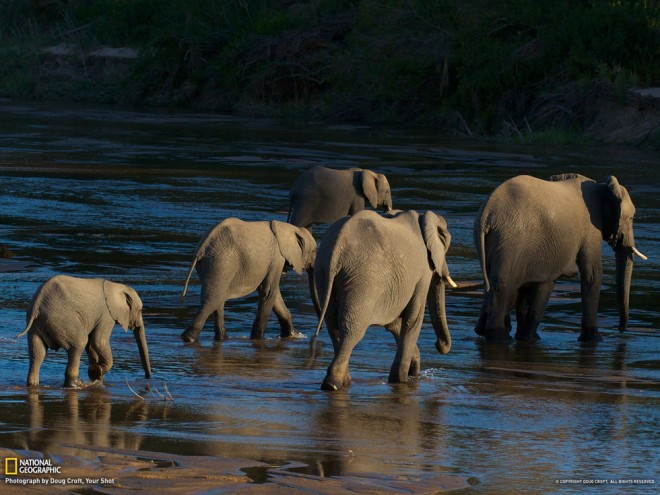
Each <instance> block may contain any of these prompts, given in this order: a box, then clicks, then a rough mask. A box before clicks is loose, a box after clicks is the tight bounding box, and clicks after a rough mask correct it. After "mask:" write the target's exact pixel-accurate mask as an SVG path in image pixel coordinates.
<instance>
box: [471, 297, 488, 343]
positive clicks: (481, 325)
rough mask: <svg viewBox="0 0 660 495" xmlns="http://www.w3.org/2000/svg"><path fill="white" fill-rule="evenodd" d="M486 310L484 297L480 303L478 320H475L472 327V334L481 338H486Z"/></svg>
mask: <svg viewBox="0 0 660 495" xmlns="http://www.w3.org/2000/svg"><path fill="white" fill-rule="evenodd" d="M486 308H487V300H486V297H485V296H484V300H483V302H482V303H481V311H480V312H479V320H477V324H476V325H475V327H474V333H476V334H477V335H479V336H481V337H485V336H486V322H487V321H488V311H487V310H486Z"/></svg>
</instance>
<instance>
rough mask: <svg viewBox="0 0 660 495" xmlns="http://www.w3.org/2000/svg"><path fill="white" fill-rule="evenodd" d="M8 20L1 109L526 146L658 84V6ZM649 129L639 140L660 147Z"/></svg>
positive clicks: (359, 5) (119, 8)
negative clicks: (223, 115)
mask: <svg viewBox="0 0 660 495" xmlns="http://www.w3.org/2000/svg"><path fill="white" fill-rule="evenodd" d="M3 11H4V12H3V16H2V17H0V96H3V97H12V98H27V99H35V98H42V99H64V100H77V101H85V102H96V103H112V104H126V105H153V106H174V107H185V108H200V109H208V110H214V111H220V112H229V113H239V114H258V115H264V114H266V115H278V116H286V115H290V116H296V117H322V118H329V119H334V120H339V121H347V122H371V123H374V122H379V123H397V124H401V123H405V124H415V125H431V126H437V127H439V128H442V129H447V130H453V131H454V132H459V133H464V134H499V135H508V136H511V137H513V138H519V139H522V140H529V139H530V138H531V137H532V136H533V135H534V133H535V132H536V133H539V134H538V135H539V136H540V135H542V134H541V133H542V132H547V130H548V129H561V130H562V132H572V131H573V130H575V131H577V132H582V131H584V130H586V129H587V128H588V127H589V126H590V125H592V124H593V122H594V121H595V120H597V119H598V115H597V114H598V107H599V106H601V104H602V102H603V101H607V102H615V103H618V104H620V105H626V104H629V103H630V102H629V101H626V100H627V99H629V95H628V93H627V90H628V89H629V88H634V87H649V86H660V3H659V2H657V1H655V0H618V1H615V0H611V1H606V0H501V1H494V0H431V1H426V0H398V1H395V0H326V1H324V0H309V1H291V0H272V1H268V0H170V1H161V0H95V1H88V0H5V1H4V2H3ZM99 47H115V48H126V47H128V48H131V49H132V50H133V51H129V52H127V51H123V52H114V54H113V52H108V51H105V52H103V54H105V55H102V54H100V52H99V51H98V50H97V49H98V48H99ZM54 48H57V49H54ZM94 50H96V52H94ZM131 54H134V55H131ZM633 103H634V104H635V105H639V102H637V103H635V102H633ZM608 104H609V103H608ZM656 127H657V126H656ZM647 130H648V126H647V127H645V128H644V130H643V131H639V132H640V133H642V134H644V133H646V134H645V135H643V136H642V135H640V136H638V138H640V139H641V138H642V137H643V138H644V139H646V138H648V137H649V136H648V134H652V133H653V132H655V134H654V135H653V136H652V139H659V140H660V138H658V136H657V134H658V131H657V129H656V130H655V131H653V126H652V125H651V131H648V132H647Z"/></svg>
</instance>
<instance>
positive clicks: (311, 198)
mask: <svg viewBox="0 0 660 495" xmlns="http://www.w3.org/2000/svg"><path fill="white" fill-rule="evenodd" d="M367 203H369V205H371V207H372V208H384V209H385V210H386V211H387V210H391V209H392V193H391V191H390V183H389V182H388V181H387V177H385V176H384V175H383V174H377V173H376V172H373V171H371V170H363V169H361V168H351V169H347V170H335V169H331V168H326V167H314V168H312V169H310V170H307V171H305V172H303V173H302V174H301V175H300V177H298V179H296V181H295V182H294V183H293V186H292V187H291V191H290V193H289V217H288V220H287V221H288V222H289V223H292V224H293V225H297V226H298V227H305V228H311V225H312V224H316V223H334V222H336V221H337V220H339V219H340V218H341V217H343V216H346V215H353V214H354V213H357V212H358V211H362V210H364V208H365V206H366V204H367Z"/></svg>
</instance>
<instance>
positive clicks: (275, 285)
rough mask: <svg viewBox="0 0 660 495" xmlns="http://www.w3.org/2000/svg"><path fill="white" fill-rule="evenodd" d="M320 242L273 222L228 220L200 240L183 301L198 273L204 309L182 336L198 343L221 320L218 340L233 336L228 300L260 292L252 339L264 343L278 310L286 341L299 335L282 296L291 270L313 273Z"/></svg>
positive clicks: (292, 228)
mask: <svg viewBox="0 0 660 495" xmlns="http://www.w3.org/2000/svg"><path fill="white" fill-rule="evenodd" d="M315 256H316V241H315V240H314V237H312V234H311V233H310V232H309V231H308V230H307V229H301V228H299V227H296V226H294V225H291V224H288V223H285V222H280V221H277V220H272V221H256V222H246V221H243V220H240V219H238V218H227V219H225V220H223V221H222V222H220V223H219V224H217V225H216V226H215V227H213V228H211V229H210V230H209V231H208V232H207V233H206V235H205V236H203V237H202V239H201V240H200V242H199V244H198V246H197V249H196V250H195V254H194V256H193V260H192V263H191V266H190V270H189V271H188V277H187V278H186V282H185V284H184V288H183V292H182V294H181V298H182V299H183V298H184V297H185V295H186V292H187V290H188V283H189V282H190V277H191V275H192V271H193V269H195V268H196V269H197V274H198V275H199V278H200V280H201V282H202V290H201V305H200V309H199V311H198V312H197V314H196V316H195V318H194V319H193V321H192V323H191V324H190V325H189V326H188V328H186V330H185V331H184V332H183V333H182V334H181V338H182V339H183V340H184V342H195V341H196V340H197V339H198V337H199V334H200V332H201V331H202V328H203V327H204V324H205V323H206V320H208V318H209V316H211V314H213V315H214V317H215V340H218V341H220V340H224V339H226V337H227V331H226V329H225V321H224V306H225V301H227V300H228V299H236V298H239V297H243V296H246V295H248V294H250V293H251V292H254V291H255V290H257V291H258V292H259V304H258V308H257V316H256V318H255V320H254V323H253V325H252V333H251V335H250V338H251V339H263V338H264V334H265V331H266V325H267V323H268V318H269V317H270V314H271V312H272V311H275V315H276V316H277V318H278V320H279V323H280V336H281V337H295V336H298V335H299V334H297V333H296V332H295V331H294V328H293V321H292V318H291V313H290V312H289V310H288V309H287V307H286V305H285V304H284V300H283V299H282V295H281V294H280V277H281V276H282V271H283V270H284V268H285V266H290V267H291V268H293V270H294V271H295V272H296V273H298V274H301V273H302V272H303V271H307V272H308V276H309V277H312V274H311V273H309V272H310V271H311V270H312V269H313V264H314V258H315Z"/></svg>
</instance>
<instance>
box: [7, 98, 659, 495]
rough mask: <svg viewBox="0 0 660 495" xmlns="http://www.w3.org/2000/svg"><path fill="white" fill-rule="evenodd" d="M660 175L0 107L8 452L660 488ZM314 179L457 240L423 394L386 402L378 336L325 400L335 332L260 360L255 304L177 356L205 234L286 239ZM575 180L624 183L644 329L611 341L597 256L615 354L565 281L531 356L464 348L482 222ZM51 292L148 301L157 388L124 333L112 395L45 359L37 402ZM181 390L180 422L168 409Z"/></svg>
mask: <svg viewBox="0 0 660 495" xmlns="http://www.w3.org/2000/svg"><path fill="white" fill-rule="evenodd" d="M658 158H659V157H658V154H657V152H650V151H639V150H634V149H628V148H626V149H623V148H616V147H581V148H565V147H538V146H524V147H516V146H510V145H507V146H504V145H496V144H485V143H483V142H474V141H466V140H459V139H454V138H448V137H441V136H437V135H435V134H433V133H431V132H425V131H415V130H407V131H398V130H391V129H390V130H387V129H385V130H383V129H373V128H367V127H345V126H329V125H325V124H322V123H311V124H309V125H307V126H304V127H302V126H301V127H298V128H293V127H289V126H284V125H281V124H278V123H277V122H274V121H270V120H254V119H239V118H229V117H222V116H217V115H208V114H190V113H171V112H168V113H157V112H150V113H142V112H133V111H117V110H106V109H98V108H96V109H88V108H72V107H70V106H69V107H57V106H53V105H36V104H29V105H21V104H16V103H10V102H0V177H1V182H0V184H1V186H0V244H7V245H9V246H10V247H11V249H12V250H13V251H14V253H15V257H14V259H12V260H0V261H1V263H0V270H1V273H0V278H1V280H2V290H1V291H0V343H1V344H2V345H0V383H1V385H0V445H1V446H4V447H8V448H12V449H31V450H39V451H44V452H47V453H51V454H58V455H61V454H74V455H79V456H81V457H89V456H96V455H97V454H96V453H94V452H90V451H87V450H82V449H78V448H76V447H75V446H76V445H94V446H100V447H113V448H130V449H143V450H151V451H159V452H170V453H176V454H209V455H219V456H230V457H240V458H248V459H255V460H260V461H265V462H267V463H270V464H273V465H284V464H286V463H288V462H290V461H295V462H301V463H303V464H304V465H305V466H306V467H304V468H300V469H301V470H303V471H305V472H307V473H311V474H316V475H323V476H333V475H345V474H354V473H376V474H388V475H394V476H396V475H408V474H416V473H420V474H422V473H438V474H450V475H456V476H459V477H463V478H466V479H468V480H469V482H470V483H471V484H472V485H473V486H472V488H469V489H466V490H465V493H504V492H507V493H516V492H520V493H523V492H524V493H549V492H552V491H555V490H557V491H561V492H571V491H576V492H577V491H580V492H583V491H584V490H585V487H584V486H583V485H568V484H558V483H557V481H558V480H566V479H577V480H591V481H593V480H598V479H607V480H610V479H614V480H620V479H622V480H628V479H646V480H652V479H655V480H656V481H657V482H660V479H659V478H658V458H659V456H658V431H659V429H658V420H659V419H660V411H659V409H658V407H657V405H658V399H659V398H660V357H659V354H658V351H660V339H659V334H658V332H657V329H658V327H659V326H660V308H658V293H659V288H660V270H659V269H658V261H657V260H659V259H660V243H659V241H660V229H659V228H658V227H659V224H660V209H659V206H660V205H659V203H658V199H657V198H659V197H660V187H659V186H658V184H659V183H660V181H659V179H660V171H659V167H658V162H659V160H658ZM320 164H322V165H328V166H331V167H349V166H367V167H373V168H377V169H378V170H379V171H381V172H384V173H386V174H387V176H388V178H389V182H390V184H391V186H392V190H393V198H394V205H395V207H396V208H400V209H410V208H414V209H418V210H427V209H431V210H434V211H436V212H438V213H441V214H442V215H444V216H445V218H446V219H447V221H448V224H449V228H450V231H451V233H452V248H451V250H450V252H449V254H448V263H449V267H450V270H451V273H452V276H453V278H454V280H456V281H457V282H461V288H459V289H456V290H450V291H449V292H448V295H447V306H448V309H447V312H448V319H449V324H450V328H451V331H452V336H453V339H454V341H453V347H452V351H451V352H450V354H448V355H446V356H441V355H439V354H437V352H436V351H435V349H434V347H433V343H434V341H435V336H434V333H433V330H432V328H431V326H430V321H429V320H428V319H427V321H426V322H425V324H424V328H423V329H422V335H421V337H420V341H419V347H420V350H421V352H422V374H421V377H420V379H419V380H415V381H412V382H410V383H408V384H404V385H392V384H388V383H387V375H388V371H389V366H390V364H391V361H392V359H393V357H394V342H393V340H392V338H391V337H390V336H389V334H387V332H385V331H384V330H383V329H380V328H372V329H370V330H369V332H368V333H367V336H366V337H365V339H364V340H363V341H362V342H361V344H360V345H359V346H358V347H357V348H356V350H355V352H354V353H353V356H352V360H351V371H352V376H353V380H354V383H353V384H352V386H351V387H350V388H349V389H348V390H346V391H341V392H337V393H331V394H330V393H326V392H323V391H321V390H319V386H320V383H321V380H322V379H323V377H324V375H325V370H326V368H327V366H328V364H329V362H330V359H331V357H332V346H331V345H330V343H329V339H328V337H327V335H325V334H324V333H322V334H321V339H320V340H321V346H320V352H319V353H318V355H317V356H316V358H315V359H314V360H313V361H310V359H309V356H310V355H309V338H303V339H297V340H279V339H278V338H277V335H278V328H277V323H276V321H275V320H274V318H273V319H272V320H271V323H270V326H269V330H268V332H267V337H268V338H267V339H266V340H265V341H263V342H251V341H250V340H249V338H248V337H249V334H250V326H251V323H252V318H253V316H254V312H255V309H256V298H255V297H254V296H251V297H247V298H244V299H240V300H235V301H230V302H229V303H228V304H227V306H226V324H227V329H228V334H229V340H227V341H226V342H224V343H222V344H217V343H213V342H212V338H213V332H212V329H211V322H209V324H208V326H207V329H206V330H205V332H204V333H203V334H202V336H201V342H200V343H198V344H193V345H190V344H184V343H183V342H181V341H180V338H179V334H180V333H181V331H182V330H183V329H184V328H185V327H186V326H187V324H188V323H189V321H190V320H191V319H192V317H193V315H194V313H195V311H196V308H197V303H198V294H199V285H198V284H197V281H196V278H195V277H193V280H194V283H193V285H192V287H191V289H190V291H189V294H188V296H187V297H186V300H185V302H184V303H183V304H181V303H180V300H179V294H180V291H181V288H182V283H183V280H184V279H185V276H186V273H187V270H188V267H189V263H190V259H191V256H192V254H193V251H194V249H195V246H196V243H197V240H198V239H199V236H200V235H202V234H203V233H204V232H205V231H206V230H207V229H208V228H209V227H211V226H213V225H214V224H215V223H217V222H218V221H220V220H221V219H223V218H225V217H227V216H237V217H239V218H242V219H246V220H261V219H272V218H275V219H280V220H285V219H286V213H287V208H288V188H289V185H290V184H291V182H292V181H293V180H294V179H295V177H297V175H298V174H299V173H300V172H301V171H303V170H305V169H307V168H309V167H311V166H314V165H320ZM571 171H574V172H579V173H582V174H584V175H587V176H590V177H592V178H594V179H598V180H600V179H602V178H603V177H605V176H607V175H610V174H614V175H616V176H617V177H618V178H619V180H620V181H621V182H622V183H623V184H624V185H626V186H627V187H628V189H629V191H630V194H631V196H632V198H633V201H634V202H635V205H636V207H637V216H636V223H635V225H636V240H637V244H638V246H639V248H640V250H641V251H642V252H644V253H645V254H646V255H648V256H649V260H650V261H648V262H641V261H640V262H638V263H636V265H635V273H634V276H633V288H632V294H631V322H630V328H629V330H628V331H627V332H626V333H625V334H623V335H619V333H618V332H617V331H616V325H617V323H618V316H617V313H616V307H615V302H614V290H613V283H614V275H613V271H614V258H613V255H612V253H611V250H610V248H609V247H607V246H605V245H604V247H603V249H604V260H605V263H604V265H605V266H604V268H605V277H604V287H603V289H602V294H601V311H600V313H599V316H600V326H601V332H603V334H604V336H605V338H604V340H603V342H601V343H599V344H598V345H596V346H584V345H581V344H580V343H578V341H577V335H578V331H579V321H580V304H579V283H578V281H577V280H569V281H563V282H560V283H558V286H557V290H556V291H555V293H554V296H553V298H552V300H551V303H550V305H549V307H548V311H547V314H546V317H545V319H544V321H543V323H542V326H541V327H540V329H539V332H540V334H541V337H542V340H541V341H540V342H538V343H536V344H534V345H522V344H512V345H485V344H484V343H483V342H482V341H481V340H480V339H478V338H477V337H476V335H475V334H474V333H473V330H472V328H473V326H474V324H475V322H476V317H477V313H478V309H479V306H480V287H479V286H478V285H477V284H479V283H480V270H479V266H478V263H477V260H476V255H475V250H474V247H473V243H472V234H471V229H472V222H473V219H474V216H475V213H476V211H477V209H478V207H479V205H480V203H481V201H483V200H484V199H485V197H486V195H487V194H488V193H489V192H490V191H491V190H492V189H493V188H494V187H495V186H496V185H497V184H499V183H500V182H502V181H503V180H505V179H507V178H509V177H512V176H514V175H518V174H523V173H526V174H531V175H536V176H538V177H546V176H549V175H551V174H555V173H562V172H571ZM58 273H66V274H71V275H79V276H89V277H95V276H99V277H104V278H108V279H110V280H114V281H119V282H124V283H128V284H130V285H132V286H133V287H134V288H135V289H136V290H137V291H138V293H139V294H140V295H141V298H142V300H143V302H144V308H145V309H144V319H145V324H146V327H147V334H148V341H149V344H150V347H149V350H150V354H151V361H152V367H153V372H154V374H153V378H152V380H151V381H150V383H151V385H152V388H155V389H157V391H153V392H149V391H147V390H146V389H145V386H146V384H147V382H146V381H145V380H144V375H143V373H142V371H141V366H140V362H139V356H138V353H137V349H136V348H135V342H134V340H133V337H132V335H130V334H127V333H124V332H122V331H121V329H120V328H119V327H117V328H116V329H115V331H114V335H113V342H112V348H113V354H114V357H115V363H114V367H113V369H112V371H111V372H110V373H109V374H108V375H107V377H106V383H105V387H99V386H92V387H89V388H87V389H84V390H78V391H71V390H62V389H61V388H60V387H61V384H62V381H63V375H64V367H65V362H66V354H64V353H63V352H62V351H60V352H52V351H51V352H50V353H49V355H48V357H47V358H46V361H45V363H44V365H43V366H42V370H41V383H42V387H41V388H40V390H39V392H38V393H28V392H27V391H26V390H25V388H24V383H25V377H26V375H27V368H28V355H27V344H26V340H25V339H20V340H15V339H14V335H15V334H16V333H18V332H19V331H20V330H22V329H23V328H24V326H25V310H26V309H27V306H28V304H29V301H30V298H31V296H32V294H33V293H34V291H35V290H36V289H37V287H38V286H39V285H40V284H41V283H42V282H43V281H44V280H46V279H47V278H49V277H50V276H52V275H54V274H58ZM282 293H283V297H284V299H285V301H286V302H287V304H288V306H289V308H290V309H291V311H292V313H293V315H294V322H295V324H296V327H297V329H298V330H300V331H302V332H303V333H304V334H306V335H307V336H308V337H309V336H310V335H311V334H312V333H313V331H314V328H315V325H316V317H315V316H314V312H313V308H312V306H311V301H310V300H309V296H308V293H307V281H306V279H305V278H304V277H299V276H297V275H295V274H293V273H289V274H287V275H285V276H284V277H283V279H282ZM84 359H85V358H83V366H81V370H84V369H86V365H85V363H84ZM127 382H128V383H130V385H131V386H132V387H133V388H134V389H135V390H136V391H137V392H138V393H140V394H143V395H144V397H145V399H146V400H139V399H137V398H136V397H135V396H134V395H133V393H132V392H131V391H130V390H129V388H128V386H127ZM163 384H166V385H163ZM168 390H169V392H170V393H171V395H172V397H173V398H174V400H173V401H172V400H164V399H163V397H162V396H160V395H159V393H161V394H163V395H164V396H167V391H168ZM622 486H623V485H608V486H607V487H600V489H599V491H602V489H607V490H608V491H609V492H612V493H618V492H620V491H622V490H623V488H622ZM629 488H630V489H631V490H633V491H634V492H635V493H640V492H643V491H645V490H648V491H649V492H650V491H654V490H653V488H654V487H653V486H641V485H637V486H635V487H634V488H633V487H629Z"/></svg>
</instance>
